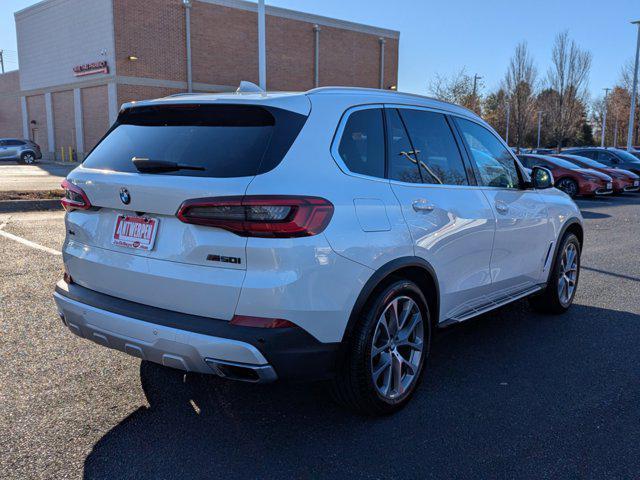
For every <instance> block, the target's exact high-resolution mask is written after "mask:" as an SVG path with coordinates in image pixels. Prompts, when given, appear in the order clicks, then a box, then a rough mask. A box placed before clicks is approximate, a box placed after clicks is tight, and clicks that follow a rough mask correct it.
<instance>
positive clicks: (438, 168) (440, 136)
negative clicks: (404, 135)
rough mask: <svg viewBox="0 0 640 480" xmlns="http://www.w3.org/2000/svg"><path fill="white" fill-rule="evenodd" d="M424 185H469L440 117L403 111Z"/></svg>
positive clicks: (419, 112) (424, 112) (405, 109)
mask: <svg viewBox="0 0 640 480" xmlns="http://www.w3.org/2000/svg"><path fill="white" fill-rule="evenodd" d="M399 111H400V115H401V116H402V119H403V120H404V124H405V125H406V127H407V130H408V131H409V137H410V138H411V143H412V145H413V149H414V152H415V158H416V159H417V160H418V167H419V169H420V175H421V176H422V182H423V183H432V184H444V185H468V184H469V182H468V180H467V174H466V172H465V168H464V163H463V161H462V156H461V155H460V151H459V150H458V145H457V144H456V141H455V139H454V138H453V133H452V132H451V128H450V127H449V124H448V123H447V120H446V118H445V116H444V115H443V114H441V113H435V112H427V111H424V110H414V109H408V108H401V109H400V110H399Z"/></svg>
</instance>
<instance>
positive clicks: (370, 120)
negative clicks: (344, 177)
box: [338, 108, 384, 178]
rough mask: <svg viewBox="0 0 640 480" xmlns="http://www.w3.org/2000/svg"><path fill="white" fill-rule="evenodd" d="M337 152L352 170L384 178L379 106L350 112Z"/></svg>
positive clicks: (381, 125)
mask: <svg viewBox="0 0 640 480" xmlns="http://www.w3.org/2000/svg"><path fill="white" fill-rule="evenodd" d="M338 153H339V154H340V158H341V159H342V161H343V162H344V163H345V165H346V166H347V168H348V169H349V170H351V171H352V172H354V173H360V174H362V175H369V176H371V177H380V178H384V128H383V123H382V109H380V108H370V109H367V110H357V111H355V112H353V113H352V114H351V115H350V116H349V119H348V120H347V124H346V125H345V127H344V132H343V133H342V138H341V139H340V146H339V147H338Z"/></svg>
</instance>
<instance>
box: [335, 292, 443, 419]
mask: <svg viewBox="0 0 640 480" xmlns="http://www.w3.org/2000/svg"><path fill="white" fill-rule="evenodd" d="M396 312H397V314H396ZM396 320H397V321H396ZM347 342H348V343H347V345H346V347H347V349H348V350H347V354H346V355H345V359H344V361H343V362H342V364H341V365H340V366H339V368H338V372H337V374H336V377H335V378H334V380H333V383H332V393H333V397H334V399H335V400H336V401H337V402H338V403H340V404H341V405H343V406H345V407H347V408H349V409H351V410H354V411H356V412H358V413H362V414H365V415H371V416H378V415H388V414H391V413H394V412H396V411H398V410H400V409H401V408H402V407H404V406H405V405H406V404H407V403H408V402H409V400H410V399H411V397H412V396H413V393H414V392H415V389H416V386H417V385H418V384H419V382H420V380H421V378H422V373H423V371H424V364H425V361H426V358H427V357H428V355H429V346H430V343H431V317H430V314H429V307H428V306H427V302H426V300H425V298H424V295H423V294H422V292H421V291H420V289H419V288H418V287H417V285H416V284H415V283H413V282H411V281H409V280H397V281H394V282H393V283H391V284H390V285H388V286H387V287H385V288H384V289H383V290H381V291H379V292H377V293H376V294H375V295H374V296H373V297H372V298H370V299H369V301H368V302H367V305H366V306H365V307H364V309H363V311H362V312H360V318H359V320H358V324H357V325H356V326H355V328H354V331H353V332H352V333H351V335H350V337H349V339H347Z"/></svg>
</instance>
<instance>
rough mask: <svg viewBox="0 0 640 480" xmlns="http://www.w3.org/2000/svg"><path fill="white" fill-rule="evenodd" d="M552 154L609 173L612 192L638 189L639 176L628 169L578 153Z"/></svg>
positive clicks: (581, 165) (635, 190) (584, 166)
mask: <svg viewBox="0 0 640 480" xmlns="http://www.w3.org/2000/svg"><path fill="white" fill-rule="evenodd" d="M553 156H554V157H557V158H562V159H564V160H567V161H569V162H571V163H575V164H576V165H578V166H579V167H583V168H590V169H592V170H595V171H596V172H600V173H604V174H605V175H609V176H610V177H611V178H612V179H613V192H614V193H623V192H637V191H638V190H640V177H639V176H638V175H636V174H635V173H633V172H630V171H629V170H624V169H622V168H612V167H608V166H607V165H605V164H604V163H600V162H596V161H595V160H591V159H590V158H587V157H581V156H579V155H568V154H566V155H565V154H559V155H553Z"/></svg>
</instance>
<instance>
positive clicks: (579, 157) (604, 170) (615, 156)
mask: <svg viewBox="0 0 640 480" xmlns="http://www.w3.org/2000/svg"><path fill="white" fill-rule="evenodd" d="M518 158H519V159H520V161H521V162H522V163H523V165H524V166H525V167H527V168H530V169H531V168H533V167H536V166H540V167H545V168H547V169H549V170H550V171H551V173H552V174H553V176H554V181H555V186H556V188H558V189H560V190H562V191H563V192H565V193H566V194H567V195H569V196H571V197H576V196H578V195H586V196H593V195H610V194H621V193H625V192H637V191H638V190H640V159H638V158H636V157H635V156H634V155H632V154H630V153H628V152H626V151H625V150H619V149H611V148H572V149H567V150H563V151H562V153H560V154H552V155H538V154H524V155H518Z"/></svg>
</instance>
